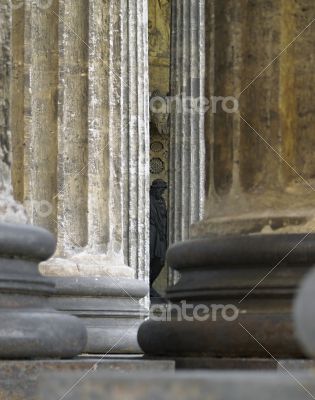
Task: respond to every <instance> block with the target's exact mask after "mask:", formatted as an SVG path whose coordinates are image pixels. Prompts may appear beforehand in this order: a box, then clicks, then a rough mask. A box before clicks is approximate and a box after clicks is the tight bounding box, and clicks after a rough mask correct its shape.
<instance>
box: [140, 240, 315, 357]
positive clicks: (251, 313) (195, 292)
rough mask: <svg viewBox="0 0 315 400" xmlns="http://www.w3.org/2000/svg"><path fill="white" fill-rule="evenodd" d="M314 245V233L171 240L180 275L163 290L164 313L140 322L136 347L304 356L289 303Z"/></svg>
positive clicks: (171, 259)
mask: <svg viewBox="0 0 315 400" xmlns="http://www.w3.org/2000/svg"><path fill="white" fill-rule="evenodd" d="M314 244H315V235H314V234H310V235H308V236H307V237H305V235H303V234H283V235H280V234H279V235H275V234H274V235H249V236H245V235H244V236H230V237H222V238H216V239H212V240H211V239H198V240H191V241H187V242H183V243H180V244H177V245H175V246H173V247H172V248H170V250H169V252H168V263H169V265H170V266H171V267H172V268H174V269H176V270H178V271H179V272H180V274H181V277H180V280H179V281H178V283H177V284H176V285H174V286H173V287H170V288H169V289H168V290H167V298H168V299H169V300H170V304H169V305H168V309H167V310H166V311H164V314H163V310H162V314H161V315H160V317H158V316H156V315H155V316H153V315H152V317H151V319H150V320H147V321H145V322H144V323H143V324H142V326H141V327H140V329H139V334H138V339H139V343H140V346H141V348H142V349H143V350H144V352H145V353H148V354H153V355H162V356H194V357H196V356H198V357H272V356H273V357H276V358H279V357H280V358H303V357H304V354H303V351H302V349H301V347H300V345H299V344H298V342H297V340H296V338H295V334H294V324H293V316H292V314H293V312H292V308H293V298H294V296H295V294H296V291H297V287H298V285H299V282H300V281H301V279H302V277H303V276H304V275H305V274H306V272H307V271H308V270H309V269H310V267H311V266H312V265H313V264H314V261H315V245H314ZM155 314H156V310H155Z"/></svg>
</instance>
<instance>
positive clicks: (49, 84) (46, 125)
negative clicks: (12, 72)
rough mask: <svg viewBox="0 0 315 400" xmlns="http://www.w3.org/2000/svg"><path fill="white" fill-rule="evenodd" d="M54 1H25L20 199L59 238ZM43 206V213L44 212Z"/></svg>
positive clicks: (42, 224)
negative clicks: (44, 4)
mask: <svg viewBox="0 0 315 400" xmlns="http://www.w3.org/2000/svg"><path fill="white" fill-rule="evenodd" d="M55 13H58V0H54V1H53V3H52V7H51V10H50V11H46V12H43V10H42V9H41V8H40V7H38V6H37V5H36V4H35V3H33V2H32V1H31V0H27V1H26V2H25V48H24V51H25V81H24V84H25V91H24V93H25V114H24V123H25V155H24V174H25V181H24V191H25V194H24V200H25V205H26V208H27V211H28V214H29V216H30V218H31V221H32V222H33V223H34V224H36V225H40V226H42V227H45V228H47V229H48V230H50V231H51V232H54V233H55V234H57V200H56V197H55V195H56V189H57V173H56V171H57V151H58V150H57V147H58V146H57V128H58V125H57V107H58V54H59V51H58V17H57V15H56V14H55ZM45 205H46V207H47V210H49V212H48V211H47V214H46V212H45V210H43V209H42V207H43V206H45Z"/></svg>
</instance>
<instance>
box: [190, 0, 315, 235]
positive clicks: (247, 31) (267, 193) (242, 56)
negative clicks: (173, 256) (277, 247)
mask: <svg viewBox="0 0 315 400" xmlns="http://www.w3.org/2000/svg"><path fill="white" fill-rule="evenodd" d="M313 9H314V5H313V3H312V2H310V1H309V0H303V1H301V2H299V4H296V2H294V1H287V2H285V1H280V2H274V3H272V4H268V6H266V2H264V1H262V2H249V3H248V4H247V5H244V4H243V3H242V2H234V1H226V2H220V1H211V2H210V3H209V4H208V8H207V9H206V17H207V20H208V21H212V22H213V24H212V26H211V25H210V26H209V32H208V34H207V46H206V47H207V49H210V50H209V51H208V52H207V67H206V68H207V71H208V74H209V78H208V80H207V83H206V95H207V97H211V96H216V97H222V98H223V99H226V98H227V97H229V96H232V97H234V98H235V99H236V100H237V101H238V105H237V110H235V111H236V112H235V111H231V109H232V108H233V107H232V103H231V102H230V103H225V105H226V106H227V107H226V108H225V109H224V107H222V103H220V102H218V103H217V110H216V112H212V113H211V112H210V113H209V115H207V116H206V124H205V130H206V142H207V153H208V157H207V158H208V159H207V162H206V171H207V174H206V175H207V179H206V191H207V200H206V212H205V214H206V218H205V220H204V221H203V222H202V223H200V224H197V225H196V226H194V227H193V229H192V232H193V236H206V235H213V234H228V233H233V234H237V233H249V232H276V233H281V232H282V233H285V232H304V231H307V230H309V229H312V227H313V225H314V212H313V203H314V185H313V172H312V171H313V168H312V165H313V164H312V162H311V157H312V156H311V154H312V150H311V149H312V147H313V139H312V135H311V133H310V132H311V126H312V118H313V117H312V115H313V113H312V106H311V104H312V100H311V99H312V98H313V95H314V94H313V90H312V87H313V82H314V77H313V75H312V72H311V69H309V68H305V65H306V64H307V65H311V59H310V58H309V57H310V55H311V54H312V50H311V44H310V43H311V42H312V40H314V35H315V34H314V30H312V29H306V30H305V32H303V36H302V37H301V38H299V40H298V41H297V42H294V43H292V45H290V46H289V47H288V48H287V50H286V51H283V49H286V46H287V45H288V44H289V43H290V41H291V40H292V39H293V38H294V37H295V36H297V35H298V33H299V32H301V31H303V28H305V26H306V25H307V21H306V20H307V15H308V14H307V13H308V12H310V10H313ZM244 21H246V24H245V23H244ZM302 21H303V22H302ZM304 23H305V24H304ZM304 25H305V26H304ZM267 31H268V34H267V33H266V32H267ZM258 41H259V43H260V45H259V46H257V42H258ZM306 59H308V62H307V61H305V60H306ZM302 70H303V73H302V72H301V71H302ZM211 76H212V78H211ZM302 76H303V79H302V78H301V77H302ZM305 81H307V82H308V86H306V85H305ZM226 109H228V110H227V112H226ZM301 138H303V140H302V139H301ZM306 143H307V144H306Z"/></svg>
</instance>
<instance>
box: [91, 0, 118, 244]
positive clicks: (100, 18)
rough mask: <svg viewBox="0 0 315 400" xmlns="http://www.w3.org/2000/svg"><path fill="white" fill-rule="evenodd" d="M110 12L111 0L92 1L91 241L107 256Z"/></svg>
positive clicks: (109, 213) (109, 217)
mask: <svg viewBox="0 0 315 400" xmlns="http://www.w3.org/2000/svg"><path fill="white" fill-rule="evenodd" d="M109 9H110V0H106V1H103V0H91V1H89V96H88V98H89V111H88V113H89V116H88V133H89V139H88V240H89V248H90V249H94V250H95V251H96V252H99V251H100V252H107V251H108V243H109V229H110V228H109V227H110V223H111V222H110V221H111V213H112V212H113V210H110V204H109V195H108V194H109V191H110V190H111V189H112V188H111V183H110V177H109V170H110V162H109V149H108V146H109V129H110V127H109V96H110V93H109V82H108V77H109V72H108V70H109V33H108V31H109Z"/></svg>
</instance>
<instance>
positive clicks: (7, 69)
mask: <svg viewBox="0 0 315 400" xmlns="http://www.w3.org/2000/svg"><path fill="white" fill-rule="evenodd" d="M11 5H12V4H11V1H9V0H8V1H7V0H3V1H1V3H0V65H1V72H0V287H1V296H0V309H1V313H0V358H5V359H8V358H24V359H25V358H39V357H43V358H44V357H58V358H60V357H72V356H75V355H77V354H78V353H80V352H81V351H82V350H83V348H84V346H85V344H86V330H85V327H84V326H83V324H82V323H81V322H80V321H79V319H77V318H74V317H72V316H68V315H66V314H63V313H59V312H56V311H55V310H53V309H51V308H50V307H49V302H48V297H49V296H51V295H52V294H53V292H54V285H53V282H52V281H51V280H49V279H48V278H45V277H43V276H41V275H40V274H39V271H38V263H39V262H40V261H43V260H46V259H47V258H49V257H50V256H51V255H52V254H53V252H54V249H55V240H54V238H53V236H52V235H51V234H50V233H49V232H47V231H46V230H44V229H41V228H37V227H33V226H32V225H27V224H26V223H27V217H26V213H25V211H24V208H23V207H22V205H20V204H18V203H17V202H16V201H15V200H14V199H13V196H12V186H11V131H10V126H11V123H12V122H13V121H12V120H10V116H11V115H12V114H11V96H10V89H11V88H10V83H11V55H12V43H13V40H12V36H11V32H12V9H11Z"/></svg>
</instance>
